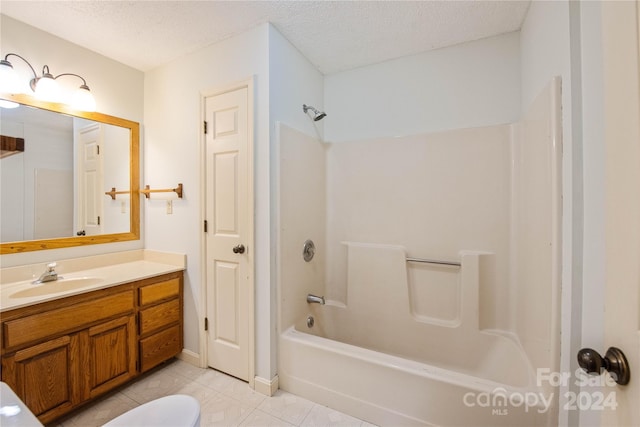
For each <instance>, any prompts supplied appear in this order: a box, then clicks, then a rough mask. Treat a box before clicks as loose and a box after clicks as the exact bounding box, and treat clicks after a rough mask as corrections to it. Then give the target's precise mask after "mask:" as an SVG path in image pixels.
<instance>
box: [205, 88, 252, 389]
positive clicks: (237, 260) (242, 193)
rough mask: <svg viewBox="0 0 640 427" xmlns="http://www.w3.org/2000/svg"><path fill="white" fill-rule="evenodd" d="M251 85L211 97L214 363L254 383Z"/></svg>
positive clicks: (209, 254)
mask: <svg viewBox="0 0 640 427" xmlns="http://www.w3.org/2000/svg"><path fill="white" fill-rule="evenodd" d="M248 94H249V90H248V88H247V87H243V88H241V89H237V90H233V91H230V92H226V93H222V94H220V95H216V96H212V97H208V98H206V104H205V116H206V122H207V128H208V129H207V133H206V136H205V140H206V220H207V235H206V236H207V237H206V274H207V279H206V280H207V319H208V336H207V346H208V347H207V354H208V357H207V358H208V364H209V366H211V367H213V368H215V369H218V370H220V371H223V372H226V373H228V374H230V375H233V376H235V377H237V378H240V379H242V380H245V381H249V372H250V367H249V363H250V360H251V359H250V348H252V346H250V342H249V340H250V334H249V328H250V322H252V321H253V320H252V319H253V313H252V310H253V306H252V301H253V299H252V298H253V297H252V295H253V282H252V281H253V242H252V238H253V192H252V185H251V183H252V179H253V178H252V177H253V173H252V164H253V163H252V159H251V153H252V150H251V144H252V141H251V137H250V135H251V134H252V133H251V129H250V127H251V123H249V116H250V115H249V102H248Z"/></svg>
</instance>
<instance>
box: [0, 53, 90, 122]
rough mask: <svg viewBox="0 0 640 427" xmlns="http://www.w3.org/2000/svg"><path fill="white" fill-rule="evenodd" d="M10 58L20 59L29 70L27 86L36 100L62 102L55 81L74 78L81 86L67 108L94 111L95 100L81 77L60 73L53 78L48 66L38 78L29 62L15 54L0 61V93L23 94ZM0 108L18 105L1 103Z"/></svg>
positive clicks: (59, 89) (60, 92)
mask: <svg viewBox="0 0 640 427" xmlns="http://www.w3.org/2000/svg"><path fill="white" fill-rule="evenodd" d="M10 56H15V57H17V58H20V59H22V60H23V61H24V62H25V63H26V64H27V65H28V66H29V68H30V69H31V72H32V73H33V78H32V79H31V80H30V81H29V86H30V88H31V90H32V91H33V93H34V95H35V96H36V98H38V99H40V100H42V101H48V102H59V103H60V102H63V101H64V100H63V98H64V94H63V93H62V90H61V88H60V85H59V84H58V82H57V81H56V80H57V79H58V78H60V77H63V76H75V77H78V78H79V79H80V80H82V84H81V85H80V87H79V88H78V89H77V90H76V91H75V93H74V94H73V96H72V97H71V99H70V102H69V103H68V104H69V106H70V107H71V108H75V109H76V110H82V111H95V110H96V100H95V99H94V97H93V95H92V94H91V91H90V90H89V86H87V81H86V80H85V79H84V78H83V77H82V76H79V75H78V74H74V73H62V74H58V75H57V76H54V75H53V74H51V72H50V71H49V66H48V65H45V66H44V67H42V75H41V76H40V77H38V74H37V73H36V71H35V69H34V68H33V67H32V66H31V64H30V63H29V61H27V60H26V59H24V58H23V57H22V56H20V55H18V54H16V53H8V54H7V55H6V56H5V57H4V59H3V60H0V92H6V93H11V94H16V93H21V92H23V89H22V87H21V86H22V85H21V83H20V80H19V78H18V75H17V73H16V71H15V70H14V69H13V65H12V64H11V62H9V60H8V58H9V57H10ZM12 104H15V105H12ZM0 106H1V107H4V108H15V107H17V106H18V104H16V103H15V102H11V101H2V102H1V103H0Z"/></svg>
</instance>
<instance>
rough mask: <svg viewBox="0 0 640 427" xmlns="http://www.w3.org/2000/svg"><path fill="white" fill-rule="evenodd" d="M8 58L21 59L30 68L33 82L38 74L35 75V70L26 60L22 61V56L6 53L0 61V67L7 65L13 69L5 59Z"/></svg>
mask: <svg viewBox="0 0 640 427" xmlns="http://www.w3.org/2000/svg"><path fill="white" fill-rule="evenodd" d="M10 56H16V57H18V58H20V59H22V60H23V61H24V62H25V64H27V65H28V66H29V68H31V72H32V73H33V78H34V80H35V79H37V78H38V74H36V70H35V69H34V68H33V66H31V64H30V63H29V61H27V60H26V59H24V58H23V57H22V56H20V55H18V54H17V53H7V54H6V55H5V57H4V59H3V60H2V61H0V63H2V65H7V66H9V67H11V68H13V66H12V65H11V62H9V61H8V59H7V58H9V57H10ZM45 67H46V65H45ZM47 69H48V68H47Z"/></svg>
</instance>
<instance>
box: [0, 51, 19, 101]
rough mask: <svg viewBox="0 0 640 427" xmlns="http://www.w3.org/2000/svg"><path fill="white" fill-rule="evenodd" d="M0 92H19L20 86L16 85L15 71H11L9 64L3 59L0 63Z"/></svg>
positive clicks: (11, 67)
mask: <svg viewBox="0 0 640 427" xmlns="http://www.w3.org/2000/svg"><path fill="white" fill-rule="evenodd" d="M0 92H3V93H19V92H20V84H19V83H18V76H17V74H16V71H15V70H14V69H13V66H12V65H11V62H9V61H7V60H5V59H3V60H1V61H0Z"/></svg>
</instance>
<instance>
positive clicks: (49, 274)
mask: <svg viewBox="0 0 640 427" xmlns="http://www.w3.org/2000/svg"><path fill="white" fill-rule="evenodd" d="M57 265H58V264H56V263H55V262H52V263H49V264H47V270H46V271H45V272H44V273H42V274H41V275H40V277H39V278H38V280H35V281H33V282H32V283H33V284H34V285H37V284H38V283H44V282H53V281H55V280H58V273H56V267H57Z"/></svg>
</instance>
